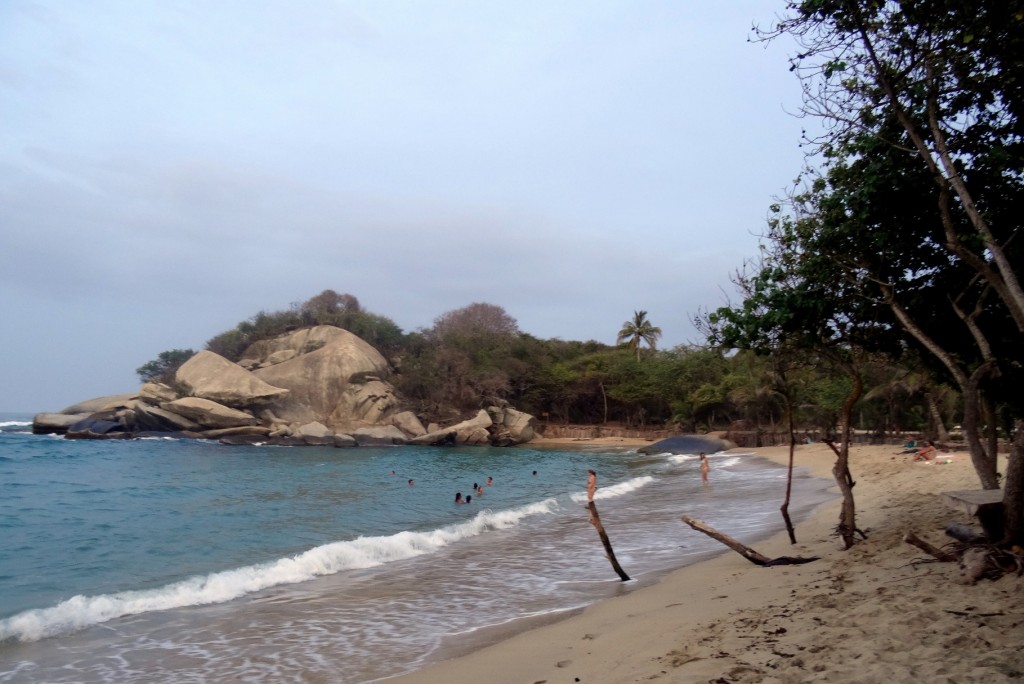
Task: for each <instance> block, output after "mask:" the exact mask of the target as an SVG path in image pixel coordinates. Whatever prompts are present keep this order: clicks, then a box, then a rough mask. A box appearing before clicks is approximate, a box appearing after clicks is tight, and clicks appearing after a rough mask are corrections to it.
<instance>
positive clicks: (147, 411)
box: [33, 325, 536, 447]
mask: <svg viewBox="0 0 1024 684" xmlns="http://www.w3.org/2000/svg"><path fill="white" fill-rule="evenodd" d="M242 356H243V358H242V360H241V361H239V362H238V363H237V364H236V363H232V362H231V361H229V360H228V359H225V358H224V357H222V356H219V355H218V354H215V353H213V352H211V351H202V352H199V353H198V354H196V355H195V356H193V357H192V358H191V359H189V360H188V361H186V362H185V363H184V364H182V366H181V367H180V368H179V369H178V370H177V372H176V373H175V378H174V386H170V385H166V384H161V383H155V382H147V383H145V384H143V385H142V387H141V389H140V390H139V392H138V393H137V394H122V395H113V396H108V397H98V398H96V399H91V400H89V401H86V402H81V403H79V404H75V405H73V406H69V407H67V408H66V409H64V410H63V411H60V412H58V413H41V414H38V415H37V416H36V417H35V421H34V422H33V431H34V432H40V433H57V434H61V433H64V434H65V435H66V436H67V437H71V438H79V439H101V438H102V439H111V438H117V437H130V436H133V435H137V434H142V433H150V432H159V433H167V432H173V433H175V434H180V435H183V436H188V437H197V438H204V439H219V440H220V441H222V442H224V443H229V444H253V443H263V442H266V443H271V444H282V445H320V446H337V447H351V446H364V445H398V444H407V443H408V444H430V445H442V444H464V445H488V444H493V445H499V446H508V445H512V444H520V443H523V442H528V441H529V440H531V439H533V437H534V435H535V428H536V420H535V419H534V418H533V416H530V415H529V414H525V413H522V412H520V411H516V410H515V409H512V408H509V407H497V406H494V407H489V408H488V409H486V410H481V411H479V412H478V413H477V414H476V415H475V416H473V417H472V418H470V419H468V420H464V421H462V422H459V423H456V424H454V425H451V426H449V427H438V426H436V425H431V429H430V430H429V431H428V430H427V429H425V428H424V427H423V423H422V421H420V419H419V418H418V417H417V416H416V415H415V414H414V413H412V412H411V411H408V410H406V409H404V407H402V405H401V401H400V399H399V397H398V396H397V395H396V393H395V390H394V388H393V387H392V386H391V385H390V384H389V383H388V382H387V377H388V373H389V370H390V369H389V367H388V363H387V361H386V360H385V359H384V357H383V356H381V354H380V353H379V352H378V351H377V350H376V349H374V348H373V347H372V346H370V345H369V344H367V343H366V342H365V341H363V340H362V339H360V338H359V337H357V336H355V335H353V334H352V333H350V332H348V331H347V330H342V329H341V328H336V327H333V326H327V325H321V326H316V327H312V328H305V329H302V330H297V331H295V332H291V333H287V334H285V335H281V336H279V337H276V338H273V339H270V340H263V341H260V342H257V343H255V344H253V345H251V346H250V347H249V348H248V349H247V350H246V351H245V352H244V353H243V355H242Z"/></svg>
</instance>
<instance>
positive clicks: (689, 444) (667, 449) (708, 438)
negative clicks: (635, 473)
mask: <svg viewBox="0 0 1024 684" xmlns="http://www.w3.org/2000/svg"><path fill="white" fill-rule="evenodd" d="M735 448H736V444H734V443H733V442H730V441H729V440H727V439H722V438H721V437H715V436H712V435H678V436H676V437H668V438H666V439H663V440H661V441H659V442H655V443H654V444H648V445H647V446H644V447H640V448H639V449H637V453H640V454H691V455H694V456H696V455H697V454H699V453H701V452H702V451H703V452H704V453H708V454H713V453H715V452H717V451H726V450H728V449H735Z"/></svg>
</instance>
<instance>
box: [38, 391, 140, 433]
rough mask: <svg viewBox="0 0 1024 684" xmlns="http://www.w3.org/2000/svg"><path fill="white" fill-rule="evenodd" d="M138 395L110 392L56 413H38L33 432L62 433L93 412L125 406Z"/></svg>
mask: <svg viewBox="0 0 1024 684" xmlns="http://www.w3.org/2000/svg"><path fill="white" fill-rule="evenodd" d="M137 397H138V394H135V393H129V394H110V395H105V396H102V397H96V398H94V399H86V400H85V401H80V402H78V403H77V404H72V405H71V406H68V407H66V408H64V409H62V410H60V411H57V412H56V413H37V414H36V415H35V417H34V418H33V419H32V432H33V433H34V434H37V435H49V434H55V435H62V434H64V433H66V432H67V431H68V428H69V427H71V426H72V425H74V424H75V423H77V422H79V421H82V420H85V419H86V418H88V417H89V416H91V415H92V414H94V413H99V412H101V411H114V410H116V409H119V408H123V407H125V406H127V405H128V403H129V402H130V401H132V400H133V399H135V398H137Z"/></svg>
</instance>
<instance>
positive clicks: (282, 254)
mask: <svg viewBox="0 0 1024 684" xmlns="http://www.w3.org/2000/svg"><path fill="white" fill-rule="evenodd" d="M784 6H785V0H730V1H729V2H724V3H709V2H696V1H695V0H622V1H606V0H587V1H582V0H580V1H576V0H566V1H564V2H550V1H547V0H541V1H535V0H516V2H497V1H493V2H492V1H484V0H463V1H457V0H431V1H430V2H423V1H419V0H405V1H400V0H364V1H359V0H304V1H303V2H299V3H292V2H284V0H218V1H217V2H206V1H200V0H181V1H179V2H160V1H157V0H152V1H151V0H139V1H135V0H120V1H108V0H90V2H87V3H84V2H82V3H79V2H66V1H65V0H53V1H45V0H44V1H39V2H35V1H31V0H9V1H5V2H3V3H2V4H0V121H2V125H0V297H2V302H3V309H2V314H0V316H2V319H0V320H2V324H0V411H20V412H36V411H56V410H60V409H62V408H64V407H66V406H68V405H70V404H72V403H75V402H77V401H80V400H83V399H88V398H92V397H96V396H102V395H107V394H116V393H122V392H131V391H134V390H136V389H137V388H138V386H139V381H138V378H137V376H136V374H135V369H136V368H138V367H139V366H141V365H143V364H144V363H146V362H147V361H149V360H151V359H154V358H155V357H156V356H157V354H159V353H160V352H161V351H164V350H168V349H178V348H192V349H197V350H198V349H201V348H203V346H204V345H205V344H206V341H207V340H209V339H210V338H212V337H213V336H215V335H217V334H218V333H221V332H223V331H225V330H229V329H231V328H233V327H234V326H235V325H237V324H238V323H239V322H240V321H243V320H246V319H248V318H250V317H252V316H253V315H255V314H257V313H258V312H260V311H281V310H285V309H287V308H288V307H289V306H291V305H292V304H293V303H296V302H300V301H303V300H306V299H309V298H310V297H312V296H314V295H316V294H318V293H320V292H321V291H323V290H325V289H333V290H335V291H337V292H341V293H349V294H352V295H354V296H355V297H357V298H358V300H359V301H360V303H361V305H362V307H363V308H364V310H367V311H370V312H373V313H375V314H379V315H382V316H386V317H388V318H390V319H391V320H393V321H394V322H395V323H396V324H398V325H399V326H400V327H401V328H402V329H403V330H405V331H407V332H412V331H415V330H418V329H422V328H429V327H430V326H431V325H432V324H433V321H434V320H435V319H436V318H437V317H438V316H440V315H442V314H444V313H446V312H448V311H452V310H454V309H459V308H462V307H464V306H467V305H469V304H472V303H475V302H486V303H489V304H494V305H497V306H501V307H503V308H504V309H505V311H506V312H507V313H508V314H509V315H510V316H511V317H513V318H514V319H516V321H517V322H518V324H519V328H520V330H521V331H523V332H526V333H529V334H531V335H534V336H536V337H540V338H544V339H549V338H560V339H563V340H597V341H599V342H604V343H607V344H613V343H614V342H615V337H616V334H617V332H618V331H619V329H620V328H621V327H622V324H623V322H625V321H626V320H628V319H631V318H632V316H633V312H634V311H636V310H645V311H647V312H648V318H649V320H650V321H651V322H652V323H653V324H654V325H657V326H659V327H660V328H661V330H662V338H661V340H660V342H659V348H671V347H674V346H676V345H680V344H689V343H698V342H700V341H701V338H700V336H699V335H698V333H697V331H696V330H695V329H694V327H693V324H692V319H693V316H694V315H696V314H698V313H699V312H700V311H701V310H707V309H713V308H715V307H718V306H722V305H724V304H726V303H727V301H728V300H729V298H730V297H731V298H732V299H733V300H735V298H736V297H735V290H734V288H733V286H732V284H731V280H730V278H731V277H732V276H733V274H734V273H735V272H736V270H737V269H739V268H741V267H742V265H743V263H744V261H745V260H747V259H750V258H752V257H755V256H756V255H757V252H758V243H759V238H758V236H759V235H760V234H761V233H762V232H763V230H764V227H765V220H766V216H767V212H768V207H769V205H770V204H771V203H772V201H773V200H774V199H775V198H777V197H779V196H781V195H783V194H785V192H786V191H787V189H789V188H790V187H791V186H792V183H793V180H794V179H795V178H796V176H797V175H798V173H799V172H800V169H801V168H802V165H803V163H804V160H803V154H804V151H803V149H801V147H800V141H801V130H802V129H803V128H804V127H805V125H806V122H805V121H803V120H801V119H799V118H798V117H796V116H794V114H793V113H794V112H796V111H797V110H798V107H799V103H800V89H799V83H798V82H797V80H796V78H795V77H794V76H793V75H792V74H791V73H790V72H789V70H788V62H787V57H788V56H789V55H790V54H791V53H792V52H793V51H794V49H793V47H792V45H791V44H789V43H786V42H784V41H779V42H777V43H773V44H771V45H768V46H765V45H764V44H758V43H755V42H750V41H749V38H750V37H751V35H752V26H753V25H754V24H758V25H761V26H767V25H770V24H771V22H772V20H773V18H774V17H775V16H776V15H777V14H778V13H779V12H782V11H783V10H784Z"/></svg>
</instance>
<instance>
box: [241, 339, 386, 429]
mask: <svg viewBox="0 0 1024 684" xmlns="http://www.w3.org/2000/svg"><path fill="white" fill-rule="evenodd" d="M288 350H291V351H294V352H295V353H296V355H295V356H293V357H292V358H290V359H287V360H283V361H280V362H279V363H274V364H273V365H267V366H265V367H262V368H258V369H257V370H255V371H253V375H255V376H256V377H258V378H260V379H261V380H263V381H264V382H266V383H268V384H270V385H272V386H274V387H281V388H284V389H287V390H289V391H290V393H289V394H288V395H287V396H285V397H282V398H279V399H277V400H276V401H274V402H273V403H272V404H271V406H270V408H271V409H272V410H273V413H274V415H276V416H278V417H280V418H281V419H282V420H284V421H287V422H289V423H300V424H302V423H309V422H312V421H319V422H321V423H323V424H324V425H326V426H328V427H330V428H331V429H333V430H334V431H335V432H351V431H352V430H353V429H355V428H357V427H363V426H366V425H372V424H374V423H377V422H379V421H381V420H383V419H384V418H385V416H386V415H387V414H388V413H389V412H391V411H393V410H394V409H395V407H397V400H396V399H395V397H394V392H393V390H391V388H390V386H389V385H388V384H387V383H385V382H383V381H382V380H380V376H381V375H383V374H385V373H386V372H387V371H388V363H387V360H385V358H384V357H383V356H381V354H380V352H378V351H377V350H376V349H374V348H373V347H371V346H370V345H369V344H367V343H366V342H365V341H363V340H361V339H360V338H359V337H357V336H355V335H353V334H352V333H350V332H348V331H347V330H342V329H341V328H335V327H333V326H329V325H320V326H316V327H313V328H305V329H303V330H297V331H295V332H293V333H289V334H287V335H282V336H280V337H277V338H274V339H272V340H262V341H260V342H257V343H255V344H253V345H252V346H250V347H249V349H247V350H246V351H245V353H244V354H243V357H244V358H245V359H247V360H253V361H256V362H257V363H258V364H259V365H263V364H265V363H267V362H268V361H269V360H270V359H273V360H275V361H276V360H278V359H283V358H286V357H287V356H288V354H280V353H279V352H282V351H288Z"/></svg>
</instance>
